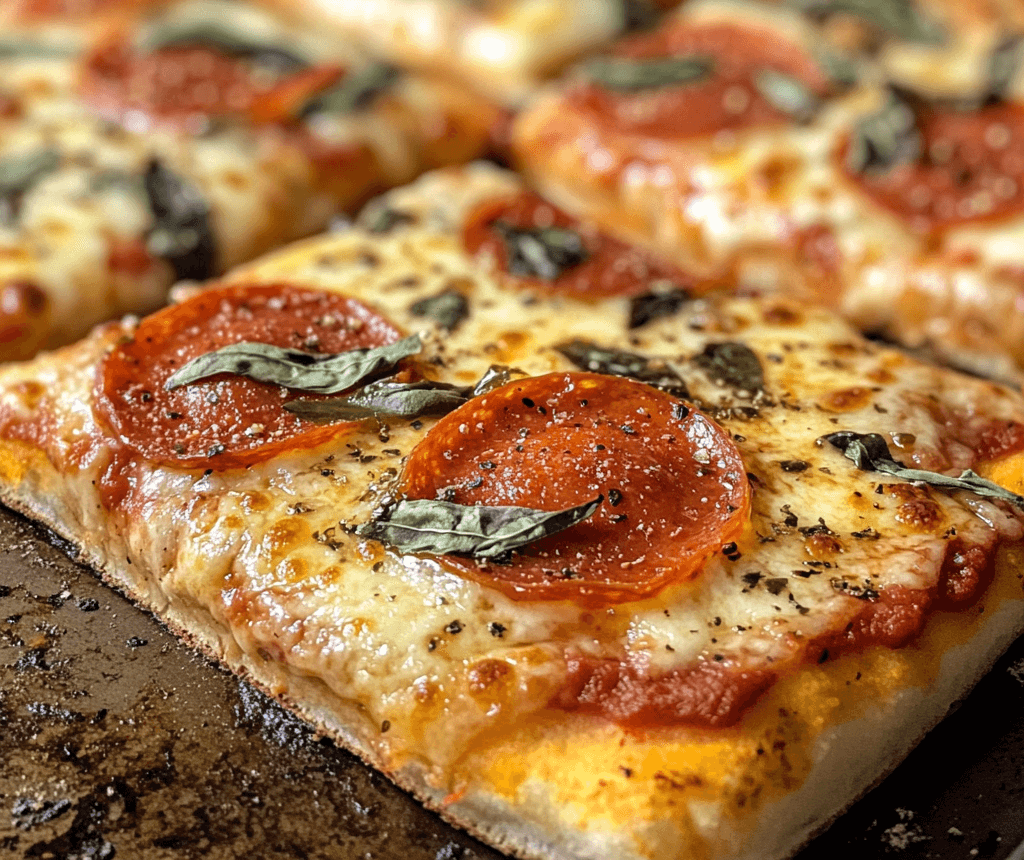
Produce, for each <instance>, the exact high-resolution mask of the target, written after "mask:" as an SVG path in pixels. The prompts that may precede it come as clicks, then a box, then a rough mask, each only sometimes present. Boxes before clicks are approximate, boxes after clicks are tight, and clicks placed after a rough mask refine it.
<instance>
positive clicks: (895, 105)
mask: <svg viewBox="0 0 1024 860" xmlns="http://www.w3.org/2000/svg"><path fill="white" fill-rule="evenodd" d="M923 149H924V142H923V140H922V138H921V132H920V130H919V129H918V127H917V105H916V104H915V100H914V98H913V97H912V96H910V94H908V93H905V92H903V91H902V90H900V89H898V88H896V87H892V86H890V87H889V96H888V99H887V100H886V103H885V104H884V105H883V106H882V107H881V108H880V109H879V110H878V111H876V112H875V113H873V114H871V115H870V116H867V117H865V118H864V119H862V120H861V121H860V122H859V123H858V124H857V126H856V127H855V128H854V130H853V133H852V135H851V136H850V146H849V150H848V151H847V155H846V166H847V168H848V169H849V170H850V171H851V172H852V173H885V172H887V171H889V170H892V169H893V168H894V167H897V166H898V165H901V164H912V163H913V162H915V161H917V160H918V159H919V158H920V157H921V153H922V152H923Z"/></svg>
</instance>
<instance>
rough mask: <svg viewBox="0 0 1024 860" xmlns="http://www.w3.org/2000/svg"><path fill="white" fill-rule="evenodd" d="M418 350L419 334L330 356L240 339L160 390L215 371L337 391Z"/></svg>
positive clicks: (195, 363) (205, 357)
mask: <svg viewBox="0 0 1024 860" xmlns="http://www.w3.org/2000/svg"><path fill="white" fill-rule="evenodd" d="M422 348H423V345H422V344H421V343H420V339H419V336H418V335H411V336H410V337H407V338H404V339H403V340H400V341H397V342H396V343H391V344H387V345H386V346H378V347H374V348H373V349H352V350H349V351H348V352H340V353H337V354H334V355H322V354H319V355H317V354H313V353H309V352H300V351H299V350H295V349H284V348H283V347H280V346H274V345H273V344H269V343H253V342H250V341H243V342H241V343H233V344H229V345H228V346H224V347H221V348H220V349H218V350H214V351H213V352H208V353H206V354H204V355H199V356H196V357H195V358H193V359H192V360H191V361H190V362H189V363H188V364H186V365H185V366H184V367H182V368H180V369H179V370H178V371H177V372H176V373H174V374H173V375H172V376H171V377H170V379H168V380H167V382H165V383H164V388H166V389H168V390H170V389H172V388H178V387H180V386H182V385H188V384H189V383H193V382H199V381H200V380H203V379H208V378H209V377H211V376H216V375H217V374H219V373H230V374H234V375H235V376H245V377H248V378H249V379H255V380H256V381H257V382H269V383H271V384H273V385H283V386H284V387H285V388H295V389H298V390H301V391H307V392H310V393H314V394H337V393H339V392H341V391H346V390H347V389H349V388H352V387H353V386H355V385H358V384H359V383H360V382H364V381H366V380H368V379H372V378H373V377H375V376H380V375H381V374H384V373H388V372H390V371H391V370H393V369H394V368H395V366H396V365H397V364H398V362H400V361H401V360H402V359H403V358H407V357H408V356H410V355H415V354H416V353H418V352H419V351H420V350H421V349H422Z"/></svg>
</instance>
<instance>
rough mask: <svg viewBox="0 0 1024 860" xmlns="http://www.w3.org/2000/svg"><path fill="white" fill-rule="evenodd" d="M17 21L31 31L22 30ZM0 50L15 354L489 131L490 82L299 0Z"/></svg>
mask: <svg viewBox="0 0 1024 860" xmlns="http://www.w3.org/2000/svg"><path fill="white" fill-rule="evenodd" d="M11 38H18V37H17V36H11ZM19 44H20V45H21V48H22V50H20V51H19V52H15V53H13V54H12V55H11V56H10V57H4V58H0V73H2V82H0V293H2V296H3V299H2V302H0V357H6V358H11V357H23V356H25V355H29V354H32V353H33V352H34V351H35V350H37V349H39V348H40V347H43V346H54V345H56V344H58V343H66V342H68V341H69V340H70V339H73V338H75V337H78V336H80V335H82V334H84V332H86V331H87V330H88V328H89V327H90V326H92V325H94V324H95V323H97V322H100V321H101V320H105V319H109V318H111V317H114V316H117V315H119V314H122V313H125V312H130V311H139V312H144V311H148V310H151V309H153V308H155V307H157V306H159V304H161V303H162V302H163V300H164V298H165V295H166V290H167V288H168V287H169V286H170V284H171V283H173V282H174V281H175V280H177V279H203V278H208V277H210V276H212V275H214V274H216V273H218V272H221V271H223V270H224V269H226V268H228V267H230V266H232V265H235V264H237V263H239V262H241V261H243V260H246V259H249V258H251V257H253V256H255V255H256V254H259V253H262V252H264V251H266V250H268V249H270V248H273V247H276V246H278V245H280V244H282V243H283V242H286V241H288V240H290V239H294V238H297V237H298V236H302V235H306V234H309V233H312V232H315V231H317V230H320V229H323V228H324V227H326V226H327V224H328V223H329V221H330V219H331V218H332V217H333V216H334V215H335V214H336V213H337V212H338V211H339V210H340V211H344V210H347V209H351V208H352V207H354V206H356V205H357V204H358V203H359V202H361V201H362V200H363V199H365V198H366V197H367V196H368V195H369V194H371V193H372V192H375V191H379V190H381V189H383V188H387V187H390V186H392V185H395V184H398V183H401V182H405V181H408V180H409V179H411V178H413V177H414V176H416V175H417V174H418V173H419V172H421V171H422V170H423V169H426V168H430V167H436V166H439V165H443V164H448V163H453V162H460V161H464V160H465V159H467V158H469V157H472V156H473V155H475V154H478V153H480V152H481V151H483V150H484V149H486V147H487V145H488V139H489V134H490V123H491V121H492V119H493V118H494V117H495V112H494V110H493V109H492V108H490V107H489V106H488V105H487V104H486V103H484V102H483V101H482V100H481V99H478V98H476V97H474V96H472V95H469V94H467V93H465V92H463V91H461V90H460V89H458V88H456V87H454V86H452V85H450V84H447V83H444V82H441V81H435V80H432V79H429V78H427V77H425V76H414V75H407V74H405V73H403V72H401V71H400V70H398V69H396V68H395V67H393V66H389V65H384V64H381V63H378V62H376V61H373V60H371V59H370V58H368V57H367V56H365V55H364V54H363V53H362V52H361V51H359V50H357V49H356V48H355V47H354V46H352V45H351V44H348V43H345V42H342V41H340V40H338V39H337V38H335V37H333V36H330V35H326V34H322V33H317V32H312V31H309V30H308V29H306V28H305V27H304V26H303V25H299V24H297V23H295V22H293V21H292V20H291V19H290V18H289V16H287V15H281V14H278V13H272V12H270V11H268V10H265V9H263V8H260V7H258V6H254V5H251V4H243V3H239V2H227V0H223V2H188V3H179V4H175V5H172V6H168V7H162V8H160V9H159V10H155V11H149V12H147V13H146V14H144V15H142V16H141V17H133V18H129V19H125V20H123V21H122V22H121V26H119V27H117V28H115V29H113V30H111V31H108V32H107V34H106V35H105V36H104V37H103V38H102V39H99V41H98V42H97V43H96V45H95V46H94V47H92V48H91V49H89V50H87V51H85V52H84V53H83V54H82V55H81V56H71V57H64V56H53V53H52V52H51V51H50V50H49V43H47V42H45V41H42V42H40V41H38V40H36V41H33V40H32V39H28V38H27V37H26V41H22V42H20V43H19Z"/></svg>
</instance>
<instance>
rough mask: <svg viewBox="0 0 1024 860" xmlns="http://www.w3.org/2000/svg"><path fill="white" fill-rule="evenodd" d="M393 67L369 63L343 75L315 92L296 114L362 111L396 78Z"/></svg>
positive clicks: (396, 72) (395, 71)
mask: <svg viewBox="0 0 1024 860" xmlns="http://www.w3.org/2000/svg"><path fill="white" fill-rule="evenodd" d="M399 76H400V73H399V71H398V69H397V68H396V67H395V66H389V65H387V64H385V63H373V64H371V65H368V66H366V67H365V68H362V69H357V70H356V71H354V72H351V73H349V74H347V75H345V77H343V78H342V79H341V80H340V81H338V83H336V84H335V85H334V86H333V87H329V88H328V89H326V90H324V91H323V92H321V93H319V94H318V95H316V96H315V97H314V98H312V99H311V100H310V101H308V102H306V104H305V105H304V106H303V107H302V109H301V110H300V112H299V115H300V117H308V116H310V115H311V114H315V113H335V114H348V113H353V112H354V111H358V110H364V109H365V108H367V107H369V106H370V104H372V103H373V100H374V99H375V98H377V96H379V95H380V94H381V93H382V92H384V91H385V90H386V89H388V87H390V86H391V85H392V84H394V82H395V81H397V80H398V78H399Z"/></svg>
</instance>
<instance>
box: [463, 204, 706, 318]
mask: <svg viewBox="0 0 1024 860" xmlns="http://www.w3.org/2000/svg"><path fill="white" fill-rule="evenodd" d="M496 222H503V223H505V224H508V225H510V226H512V227H518V228H528V229H532V228H538V229H541V228H544V227H561V228H565V229H569V230H572V231H574V232H576V233H577V234H579V236H580V238H581V239H582V241H583V247H584V248H585V249H586V252H587V257H586V259H585V260H583V261H582V262H581V263H579V264H577V265H575V266H571V267H569V268H567V269H566V270H565V271H563V272H562V274H561V275H560V276H559V277H557V278H555V279H553V280H546V279H543V278H526V277H520V276H516V275H511V274H508V265H509V254H508V248H507V245H506V243H505V241H504V239H503V238H502V236H501V233H500V232H499V231H498V230H497V229H496V228H495V223H496ZM462 236H463V244H464V246H465V248H466V250H467V251H468V252H469V253H470V254H472V255H474V256H477V255H479V256H484V257H489V258H491V259H493V260H494V261H495V264H496V265H497V267H498V270H499V271H501V272H504V273H506V275H507V276H506V281H508V282H511V283H513V284H515V285H517V286H527V287H530V288H532V289H537V290H542V291H544V292H548V293H560V294H563V295H568V296H573V297H576V298H607V297H611V296H635V295H639V294H641V293H645V292H648V291H649V290H650V289H651V284H652V282H656V281H665V282H668V283H671V284H673V285H676V286H679V287H687V288H688V289H693V278H691V277H689V276H687V275H685V274H684V273H683V272H682V271H681V270H680V269H677V268H675V267H674V266H671V265H668V264H667V263H661V262H659V261H658V260H656V259H654V258H653V257H652V256H651V255H650V254H647V253H645V252H643V251H641V250H639V249H637V248H634V247H632V246H631V245H627V244H626V243H625V242H620V241H619V240H618V239H613V238H612V237H611V236H608V235H606V234H604V233H601V232H599V231H598V230H597V229H595V228H594V227H593V226H592V225H587V224H582V223H580V222H579V221H576V219H574V218H573V217H572V216H571V215H568V214H566V213H565V212H563V211H562V210H561V209H558V208H557V207H555V206H552V205H551V204H550V203H548V202H547V201H546V200H544V199H543V198H542V197H540V196H539V195H537V194H535V193H533V192H532V191H524V192H521V193H520V194H516V195H514V196H511V197H502V198H499V199H496V200H491V201H488V202H486V203H484V204H483V205H481V206H480V207H478V208H477V209H476V211H475V212H473V213H472V214H471V215H470V216H469V217H468V218H467V219H466V223H465V226H464V227H463V234H462Z"/></svg>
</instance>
